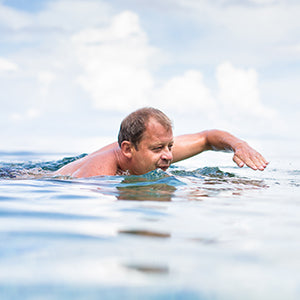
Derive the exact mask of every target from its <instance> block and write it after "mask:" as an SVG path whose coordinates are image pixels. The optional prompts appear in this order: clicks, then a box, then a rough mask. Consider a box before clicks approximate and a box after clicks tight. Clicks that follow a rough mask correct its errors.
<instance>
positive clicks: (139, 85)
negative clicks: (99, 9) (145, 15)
mask: <svg viewBox="0 0 300 300" xmlns="http://www.w3.org/2000/svg"><path fill="white" fill-rule="evenodd" d="M72 41H73V44H74V47H73V49H74V51H75V53H76V55H77V56H76V57H77V59H78V62H79V64H80V66H81V67H82V69H83V73H82V74H81V75H80V76H79V78H78V82H79V83H80V85H81V86H82V87H83V88H84V89H85V90H86V91H87V92H88V93H89V94H90V95H91V97H92V101H93V104H94V106H95V107H96V108H98V109H111V110H120V111H123V110H131V109H132V108H134V107H136V106H142V105H145V104H147V103H148V97H149V93H150V92H151V89H152V88H153V79H152V76H151V73H150V65H149V62H150V60H151V56H153V55H154V53H155V49H154V48H153V47H151V46H150V45H148V42H147V37H146V34H145V32H144V31H143V30H142V29H141V27H140V24H139V18H138V16H137V15H136V14H134V13H132V12H129V11H126V12H123V13H121V14H119V15H116V16H114V18H112V20H111V23H110V24H109V26H107V27H102V28H91V29H86V30H83V31H81V32H79V33H77V34H75V35H74V36H73V37H72Z"/></svg>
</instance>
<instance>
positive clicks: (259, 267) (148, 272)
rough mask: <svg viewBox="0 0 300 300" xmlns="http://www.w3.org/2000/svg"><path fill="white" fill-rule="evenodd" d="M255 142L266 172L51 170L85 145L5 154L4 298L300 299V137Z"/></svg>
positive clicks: (0, 225)
mask: <svg viewBox="0 0 300 300" xmlns="http://www.w3.org/2000/svg"><path fill="white" fill-rule="evenodd" d="M257 145H258V147H259V149H260V150H261V152H262V153H263V154H264V155H265V157H266V158H267V159H268V160H269V161H270V163H269V165H268V167H267V168H266V170H265V171H263V172H261V171H253V170H251V169H250V168H247V167H244V168H238V167H237V166H236V165H235V164H234V163H233V162H232V154H230V153H223V152H207V153H203V154H200V155H198V156H196V157H194V158H191V159H189V160H186V161H183V162H179V163H177V164H174V165H173V166H172V167H171V168H170V169H169V170H168V171H167V172H163V171H161V170H155V171H152V172H150V173H148V174H145V175H142V176H98V177H91V178H84V179H75V178H70V177H59V176H56V177H55V176H53V175H52V172H53V171H54V170H57V169H58V168H59V167H61V166H63V165H64V164H66V163H68V162H70V161H73V160H74V159H77V158H79V157H82V156H83V155H85V154H84V153H40V152H35V151H34V149H33V151H29V152H28V151H26V152H22V151H19V152H4V151H2V152H0V299H1V300H3V299H4V300H6V299H11V300H15V299H22V300H27V299H30V300H31V299H33V300H48V299H49V300H50V299H66V300H67V299H70V300H71V299H72V300H76V299H84V300H89V299H222V300H223V299H224V300H225V299H226V300H232V299H243V300H246V299H249V300H250V299H251V300H252V299H272V300H275V299H280V300H281V299H285V300H287V299H295V300H296V299H300V155H299V150H300V149H299V145H300V142H299V141H293V140H280V139H277V140H260V141H257Z"/></svg>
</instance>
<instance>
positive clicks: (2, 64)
mask: <svg viewBox="0 0 300 300" xmlns="http://www.w3.org/2000/svg"><path fill="white" fill-rule="evenodd" d="M18 69H19V67H18V65H17V64H16V63H14V62H12V61H10V60H8V59H6V58H2V57H0V74H1V73H6V72H14V71H17V70H18Z"/></svg>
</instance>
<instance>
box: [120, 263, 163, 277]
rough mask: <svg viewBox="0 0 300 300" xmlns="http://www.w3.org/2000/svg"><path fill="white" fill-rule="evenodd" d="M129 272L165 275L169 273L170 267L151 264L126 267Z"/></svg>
mask: <svg viewBox="0 0 300 300" xmlns="http://www.w3.org/2000/svg"><path fill="white" fill-rule="evenodd" d="M125 267H126V268H128V269H129V270H135V271H139V272H142V273H146V274H160V275H165V274H168V273H169V267H167V266H158V265H151V264H129V265H125Z"/></svg>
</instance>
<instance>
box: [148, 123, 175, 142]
mask: <svg viewBox="0 0 300 300" xmlns="http://www.w3.org/2000/svg"><path fill="white" fill-rule="evenodd" d="M142 140H151V141H152V142H170V141H172V140H173V132H172V129H171V128H170V129H167V128H166V127H164V126H163V125H162V124H160V123H159V122H158V121H156V120H155V119H150V120H149V121H148V123H147V126H146V131H145V132H144V134H143V138H142Z"/></svg>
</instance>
